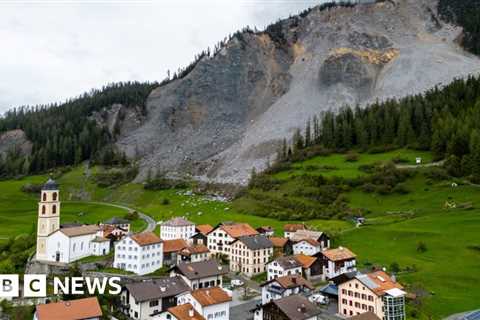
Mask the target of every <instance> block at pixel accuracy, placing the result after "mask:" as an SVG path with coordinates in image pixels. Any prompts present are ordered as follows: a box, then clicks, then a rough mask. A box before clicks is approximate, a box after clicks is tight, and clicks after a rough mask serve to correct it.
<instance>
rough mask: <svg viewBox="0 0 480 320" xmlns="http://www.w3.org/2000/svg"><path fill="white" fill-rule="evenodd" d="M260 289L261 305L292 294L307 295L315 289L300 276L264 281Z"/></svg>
mask: <svg viewBox="0 0 480 320" xmlns="http://www.w3.org/2000/svg"><path fill="white" fill-rule="evenodd" d="M260 287H261V288H262V304H266V303H268V302H270V301H271V300H275V299H281V298H284V297H287V296H290V295H292V294H304V295H309V294H310V293H311V292H312V291H313V290H315V287H314V286H313V285H312V284H311V283H310V282H309V281H308V280H306V279H305V278H303V277H302V276H301V275H290V276H282V277H278V278H276V279H272V280H269V281H266V282H264V283H262V284H261V285H260Z"/></svg>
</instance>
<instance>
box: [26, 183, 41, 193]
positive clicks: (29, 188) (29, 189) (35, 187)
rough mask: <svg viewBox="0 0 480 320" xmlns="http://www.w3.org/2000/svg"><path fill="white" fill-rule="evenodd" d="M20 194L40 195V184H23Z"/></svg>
mask: <svg viewBox="0 0 480 320" xmlns="http://www.w3.org/2000/svg"><path fill="white" fill-rule="evenodd" d="M21 190H22V192H25V193H34V194H40V192H41V191H42V185H41V184H34V183H27V184H24V185H23V186H22V188H21Z"/></svg>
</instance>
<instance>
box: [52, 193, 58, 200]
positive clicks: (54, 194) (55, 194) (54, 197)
mask: <svg viewBox="0 0 480 320" xmlns="http://www.w3.org/2000/svg"><path fill="white" fill-rule="evenodd" d="M52 197H53V201H57V193H56V192H54V193H53V196H52Z"/></svg>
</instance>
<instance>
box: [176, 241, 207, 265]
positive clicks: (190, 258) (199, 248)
mask: <svg viewBox="0 0 480 320" xmlns="http://www.w3.org/2000/svg"><path fill="white" fill-rule="evenodd" d="M209 259H210V250H208V248H207V246H206V245H203V244H197V245H191V246H188V247H186V248H184V249H182V250H181V251H180V252H179V253H178V255H177V263H180V262H198V261H205V260H209Z"/></svg>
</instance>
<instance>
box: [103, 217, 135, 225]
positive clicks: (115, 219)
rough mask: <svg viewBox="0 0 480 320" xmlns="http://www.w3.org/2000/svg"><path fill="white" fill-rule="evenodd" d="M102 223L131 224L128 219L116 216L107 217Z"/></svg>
mask: <svg viewBox="0 0 480 320" xmlns="http://www.w3.org/2000/svg"><path fill="white" fill-rule="evenodd" d="M104 224H111V225H116V224H131V222H130V220H127V219H122V218H118V217H113V218H111V219H108V220H107V221H105V222H104Z"/></svg>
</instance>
